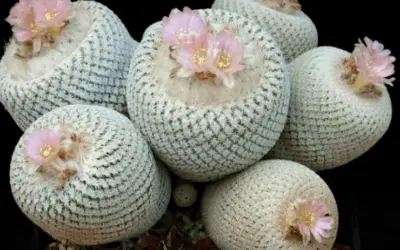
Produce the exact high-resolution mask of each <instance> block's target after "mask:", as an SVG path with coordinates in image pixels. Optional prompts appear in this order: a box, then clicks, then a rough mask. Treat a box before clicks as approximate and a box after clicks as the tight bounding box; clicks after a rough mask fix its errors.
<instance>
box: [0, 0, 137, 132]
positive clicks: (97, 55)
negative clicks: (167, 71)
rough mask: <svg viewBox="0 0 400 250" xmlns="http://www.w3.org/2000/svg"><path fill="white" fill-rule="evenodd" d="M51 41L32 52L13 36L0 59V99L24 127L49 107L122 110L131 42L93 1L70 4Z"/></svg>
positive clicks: (114, 18)
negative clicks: (88, 106) (65, 20)
mask: <svg viewBox="0 0 400 250" xmlns="http://www.w3.org/2000/svg"><path fill="white" fill-rule="evenodd" d="M72 6H73V13H74V16H73V17H72V18H71V19H70V20H69V22H68V24H67V25H66V26H65V27H64V28H63V29H62V30H61V33H60V35H59V36H58V37H57V40H55V41H54V40H53V39H54V38H51V44H50V45H49V47H44V48H42V49H41V51H40V53H38V54H35V55H30V54H27V53H28V52H27V51H26V50H28V49H29V48H30V46H27V45H25V44H21V43H20V42H17V41H16V39H15V38H14V37H13V38H12V39H11V41H10V43H9V44H8V45H7V47H6V50H5V54H4V56H3V57H2V59H1V62H0V102H1V103H2V104H3V105H4V107H5V108H6V110H7V111H8V112H9V113H10V115H11V116H12V118H13V119H14V121H15V122H16V124H17V125H18V126H19V127H20V128H21V129H22V130H25V129H26V128H27V127H28V126H29V125H30V124H31V123H32V122H33V121H35V120H36V119H37V118H39V117H40V116H41V115H43V114H44V113H46V112H48V111H51V110H53V109H54V108H57V107H61V106H65V105H69V104H91V105H100V106H104V107H107V108H111V109H114V110H116V111H118V112H121V113H124V114H127V108H126V99H125V95H126V78H127V74H128V70H129V64H130V60H131V57H132V55H133V52H134V49H135V48H136V46H137V42H136V41H134V40H133V39H132V38H131V36H130V35H129V33H128V31H127V29H126V28H125V26H124V25H123V24H122V22H121V21H120V19H119V18H118V17H117V16H116V15H115V14H114V13H113V12H112V11H111V10H110V9H108V8H107V7H106V6H104V5H102V4H101V3H98V2H95V1H78V2H74V3H72Z"/></svg>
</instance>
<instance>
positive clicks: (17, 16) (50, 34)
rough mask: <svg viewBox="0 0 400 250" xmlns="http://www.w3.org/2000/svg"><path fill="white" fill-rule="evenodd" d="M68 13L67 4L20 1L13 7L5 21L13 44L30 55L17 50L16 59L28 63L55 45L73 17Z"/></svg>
mask: <svg viewBox="0 0 400 250" xmlns="http://www.w3.org/2000/svg"><path fill="white" fill-rule="evenodd" d="M71 13H72V3H71V1H70V0H34V1H33V0H20V1H19V2H18V3H16V4H15V5H14V7H12V8H11V10H10V15H9V16H8V17H7V18H6V21H7V22H8V23H9V24H10V25H11V26H12V31H13V34H14V37H15V39H16V41H17V42H18V43H20V44H22V45H25V46H26V47H27V48H29V49H30V51H31V52H30V53H28V54H24V53H22V51H21V50H19V52H18V53H17V55H16V56H17V57H19V58H24V59H29V58H30V57H31V56H35V55H38V54H39V52H40V51H41V50H42V48H43V47H48V46H49V45H50V44H52V43H54V41H55V40H56V39H57V36H58V35H59V34H60V33H61V30H62V29H63V28H64V27H65V25H66V24H67V22H68V20H69V19H70V18H71V17H72V15H71Z"/></svg>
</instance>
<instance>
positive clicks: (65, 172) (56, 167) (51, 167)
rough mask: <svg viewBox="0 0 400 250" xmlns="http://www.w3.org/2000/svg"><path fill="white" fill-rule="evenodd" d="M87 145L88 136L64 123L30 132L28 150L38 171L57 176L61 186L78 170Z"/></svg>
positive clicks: (58, 184) (27, 143)
mask: <svg viewBox="0 0 400 250" xmlns="http://www.w3.org/2000/svg"><path fill="white" fill-rule="evenodd" d="M87 149H88V141H87V138H86V137H84V135H83V134H81V133H77V132H75V131H74V130H73V128H72V127H71V126H69V125H67V124H65V123H62V124H61V125H59V126H56V127H55V128H54V129H45V130H38V131H35V132H34V133H33V134H32V135H30V136H28V137H27V142H26V151H25V154H26V156H27V158H28V160H30V162H31V163H33V164H34V165H35V166H36V167H37V169H36V171H37V172H38V173H41V174H48V175H50V176H52V177H55V178H57V179H58V183H57V185H56V189H60V188H62V187H63V186H64V185H65V183H66V181H68V179H69V178H70V177H71V176H73V175H74V174H76V172H77V168H78V166H79V164H81V163H82V162H83V161H84V159H85V156H86V154H87V152H88V151H87Z"/></svg>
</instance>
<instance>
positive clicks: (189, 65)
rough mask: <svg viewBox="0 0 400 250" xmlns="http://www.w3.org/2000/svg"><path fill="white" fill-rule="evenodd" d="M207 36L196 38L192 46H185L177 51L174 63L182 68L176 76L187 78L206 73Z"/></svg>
mask: <svg viewBox="0 0 400 250" xmlns="http://www.w3.org/2000/svg"><path fill="white" fill-rule="evenodd" d="M208 43H209V36H208V34H203V35H202V36H200V37H197V39H196V40H194V41H193V43H192V44H190V45H189V44H186V45H184V46H183V47H181V48H180V49H179V50H178V53H177V56H176V61H177V62H178V63H179V64H180V65H181V66H182V68H181V69H180V70H179V71H178V73H177V75H178V76H180V77H187V76H190V75H192V74H193V73H195V72H204V71H206V68H205V64H206V61H207V59H208V58H207V55H208V49H209V47H208Z"/></svg>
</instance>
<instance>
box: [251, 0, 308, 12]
mask: <svg viewBox="0 0 400 250" xmlns="http://www.w3.org/2000/svg"><path fill="white" fill-rule="evenodd" d="M258 2H259V3H261V4H262V5H265V6H267V7H269V8H271V9H274V10H277V11H280V12H283V13H287V14H293V13H295V12H297V11H299V10H301V4H300V3H299V2H298V0H258Z"/></svg>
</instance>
